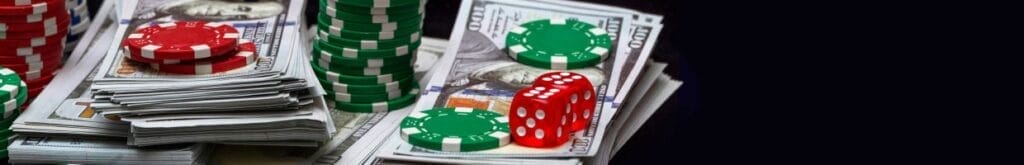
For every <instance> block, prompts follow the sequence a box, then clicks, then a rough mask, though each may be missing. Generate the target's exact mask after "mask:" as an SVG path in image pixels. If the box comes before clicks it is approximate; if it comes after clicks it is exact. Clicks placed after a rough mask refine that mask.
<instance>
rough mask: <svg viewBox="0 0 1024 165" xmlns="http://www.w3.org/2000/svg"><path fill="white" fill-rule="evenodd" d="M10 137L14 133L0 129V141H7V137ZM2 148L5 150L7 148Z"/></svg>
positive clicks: (7, 129)
mask: <svg viewBox="0 0 1024 165" xmlns="http://www.w3.org/2000/svg"><path fill="white" fill-rule="evenodd" d="M11 135H14V131H12V130H11V129H10V128H0V139H7V137H11ZM3 147H5V148H6V147H7V146H3Z"/></svg>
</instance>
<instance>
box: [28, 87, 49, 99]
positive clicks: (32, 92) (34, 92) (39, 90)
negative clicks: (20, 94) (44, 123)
mask: <svg viewBox="0 0 1024 165" xmlns="http://www.w3.org/2000/svg"><path fill="white" fill-rule="evenodd" d="M45 88H46V87H39V88H35V89H29V90H28V99H33V98H36V96H39V93H43V89H45Z"/></svg>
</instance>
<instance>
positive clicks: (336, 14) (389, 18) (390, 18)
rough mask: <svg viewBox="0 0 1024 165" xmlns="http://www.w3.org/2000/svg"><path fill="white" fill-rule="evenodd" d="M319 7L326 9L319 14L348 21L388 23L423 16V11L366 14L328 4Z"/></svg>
mask: <svg viewBox="0 0 1024 165" xmlns="http://www.w3.org/2000/svg"><path fill="white" fill-rule="evenodd" d="M321 8H324V9H325V10H324V11H326V12H322V13H321V14H326V15H327V16H330V17H333V18H337V19H340V20H345V21H349V22H361V23H388V22H394V21H397V20H406V19H410V18H413V17H416V18H422V17H423V13H408V14H389V15H366V14H355V13H349V12H345V11H338V10H337V9H335V8H333V7H330V6H324V7H321Z"/></svg>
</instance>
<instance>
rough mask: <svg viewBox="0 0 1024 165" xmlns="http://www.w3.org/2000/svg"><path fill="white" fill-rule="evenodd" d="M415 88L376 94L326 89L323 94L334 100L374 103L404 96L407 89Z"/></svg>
mask: <svg viewBox="0 0 1024 165" xmlns="http://www.w3.org/2000/svg"><path fill="white" fill-rule="evenodd" d="M412 89H415V88H409V89H403V90H397V91H388V92H384V93H378V94H351V93H338V92H334V91H331V90H326V91H327V95H324V97H326V98H327V99H331V100H334V101H335V102H348V103H374V102H381V101H388V100H394V99H398V98H399V97H402V96H404V95H405V94H406V93H408V92H409V90H412Z"/></svg>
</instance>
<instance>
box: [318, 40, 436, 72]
mask: <svg viewBox="0 0 1024 165" xmlns="http://www.w3.org/2000/svg"><path fill="white" fill-rule="evenodd" d="M311 54H312V56H313V57H312V61H313V63H315V64H317V65H320V66H323V67H324V68H327V69H329V70H333V68H339V67H344V68H371V67H378V68H379V67H386V66H397V65H409V66H412V65H415V63H416V54H418V53H417V52H413V53H412V55H409V56H397V57H385V58H365V59H363V58H348V57H344V56H334V55H333V54H331V53H330V52H324V51H320V46H318V45H316V44H314V45H313V51H312V52H311Z"/></svg>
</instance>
